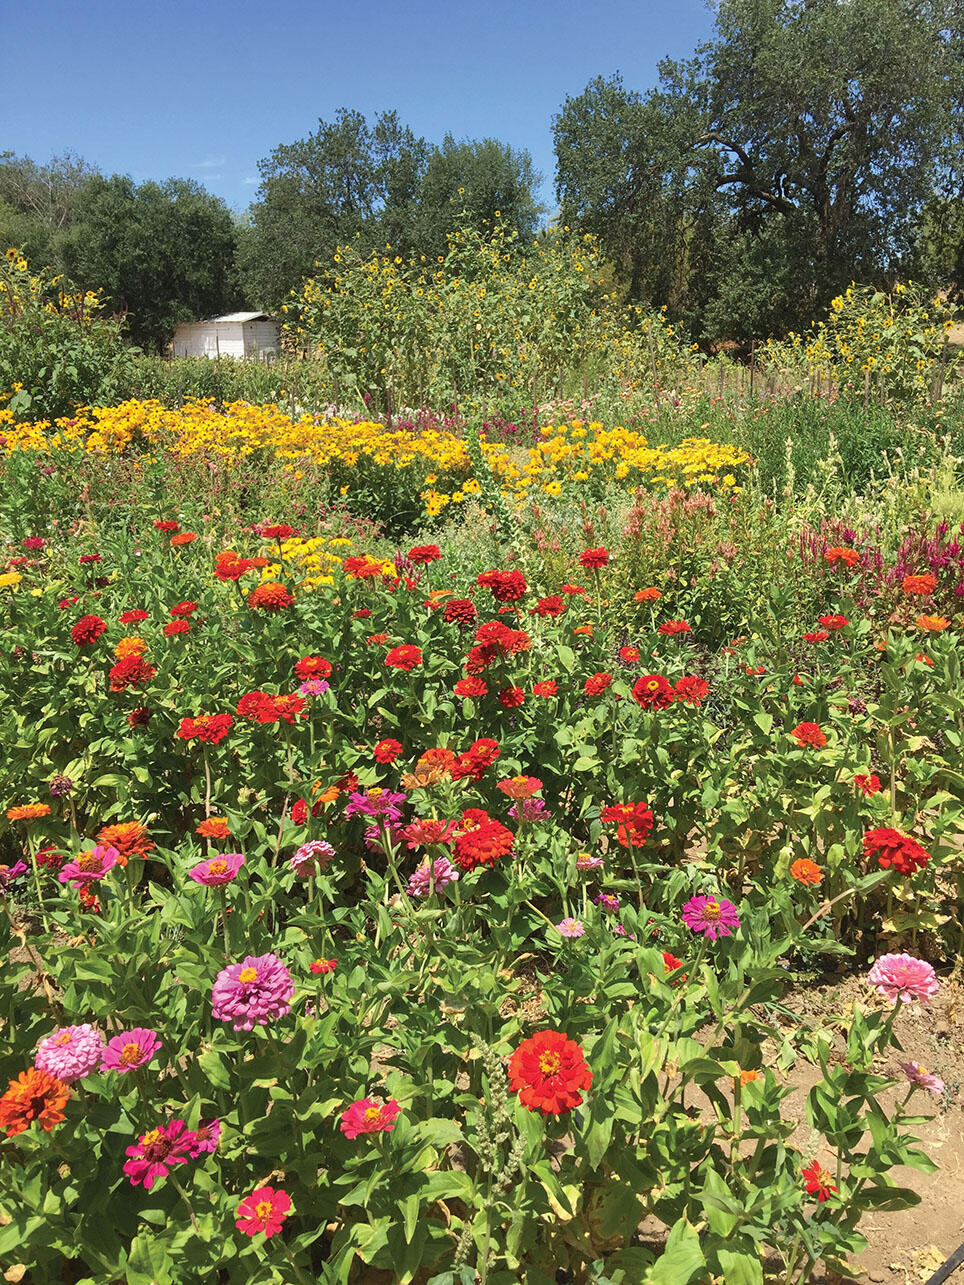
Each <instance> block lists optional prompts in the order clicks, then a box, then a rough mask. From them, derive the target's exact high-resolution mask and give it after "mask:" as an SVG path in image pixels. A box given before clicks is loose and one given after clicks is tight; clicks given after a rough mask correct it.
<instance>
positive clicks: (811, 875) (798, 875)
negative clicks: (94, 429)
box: [790, 857, 823, 886]
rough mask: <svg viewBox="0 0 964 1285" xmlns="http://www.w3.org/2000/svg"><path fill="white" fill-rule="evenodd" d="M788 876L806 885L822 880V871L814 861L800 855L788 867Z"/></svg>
mask: <svg viewBox="0 0 964 1285" xmlns="http://www.w3.org/2000/svg"><path fill="white" fill-rule="evenodd" d="M790 877H791V878H792V879H796V881H797V883H802V884H806V885H808V886H811V885H815V884H818V883H822V882H823V873H822V872H821V870H820V867H819V866H818V865H817V863H816V861H811V860H810V858H809V857H800V858H799V859H798V860H796V861H794V863H793V865H792V866H791V867H790Z"/></svg>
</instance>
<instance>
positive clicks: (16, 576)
mask: <svg viewBox="0 0 964 1285" xmlns="http://www.w3.org/2000/svg"><path fill="white" fill-rule="evenodd" d="M22 579H23V576H21V574H20V572H19V571H8V572H7V573H6V574H5V575H2V576H0V589H6V588H9V587H12V586H13V585H18V584H19V583H20V581H21V580H22Z"/></svg>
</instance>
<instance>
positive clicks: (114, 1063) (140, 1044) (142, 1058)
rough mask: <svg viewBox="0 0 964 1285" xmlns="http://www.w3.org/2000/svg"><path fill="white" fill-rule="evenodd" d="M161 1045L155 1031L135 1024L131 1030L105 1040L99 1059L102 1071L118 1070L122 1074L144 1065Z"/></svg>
mask: <svg viewBox="0 0 964 1285" xmlns="http://www.w3.org/2000/svg"><path fill="white" fill-rule="evenodd" d="M160 1047H161V1041H160V1040H159V1039H158V1038H157V1032H156V1031H150V1030H148V1029H147V1028H146V1027H144V1026H135V1027H134V1029H133V1030H131V1031H122V1032H121V1033H120V1035H115V1036H114V1038H113V1039H112V1040H108V1041H107V1046H106V1048H105V1049H104V1053H103V1056H102V1057H101V1061H100V1069H101V1070H102V1071H118V1072H120V1073H121V1074H122V1075H123V1074H124V1073H126V1072H127V1071H133V1070H134V1069H135V1068H136V1067H138V1066H144V1065H145V1064H146V1063H147V1062H149V1061H150V1060H151V1058H152V1057H153V1056H154V1054H155V1053H156V1052H157V1050H158V1049H159V1048H160Z"/></svg>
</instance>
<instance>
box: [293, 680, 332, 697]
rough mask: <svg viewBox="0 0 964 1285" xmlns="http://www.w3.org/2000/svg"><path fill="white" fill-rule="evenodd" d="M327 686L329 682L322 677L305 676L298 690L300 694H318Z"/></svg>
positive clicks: (324, 690)
mask: <svg viewBox="0 0 964 1285" xmlns="http://www.w3.org/2000/svg"><path fill="white" fill-rule="evenodd" d="M329 686H330V684H329V683H326V682H325V680H324V679H323V678H306V679H305V681H304V682H303V683H302V684H301V686H300V687H299V688H298V691H299V693H300V694H301V695H302V696H320V695H321V694H322V692H326V691H327V690H328V688H329Z"/></svg>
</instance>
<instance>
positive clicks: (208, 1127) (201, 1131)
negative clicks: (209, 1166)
mask: <svg viewBox="0 0 964 1285" xmlns="http://www.w3.org/2000/svg"><path fill="white" fill-rule="evenodd" d="M190 1137H191V1159H192V1160H196V1159H197V1158H198V1156H203V1155H211V1154H212V1153H213V1152H215V1151H217V1149H218V1143H219V1142H220V1140H221V1121H220V1120H209V1121H208V1122H207V1124H205V1123H204V1122H203V1121H202V1122H201V1123H200V1124H198V1127H197V1128H196V1129H195V1130H194V1132H193V1133H192V1134H191V1135H190Z"/></svg>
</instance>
